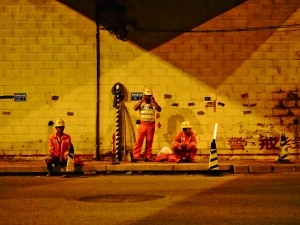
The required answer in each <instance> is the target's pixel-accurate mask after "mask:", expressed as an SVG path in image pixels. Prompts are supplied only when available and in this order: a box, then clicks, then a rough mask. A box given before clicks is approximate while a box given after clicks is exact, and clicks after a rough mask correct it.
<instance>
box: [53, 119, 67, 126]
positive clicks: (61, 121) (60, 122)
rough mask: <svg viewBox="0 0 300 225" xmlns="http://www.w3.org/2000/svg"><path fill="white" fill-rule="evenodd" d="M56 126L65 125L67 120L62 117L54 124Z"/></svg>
mask: <svg viewBox="0 0 300 225" xmlns="http://www.w3.org/2000/svg"><path fill="white" fill-rule="evenodd" d="M54 125H55V126H56V127H64V126H65V122H64V121H63V120H62V119H58V120H56V121H55V124H54Z"/></svg>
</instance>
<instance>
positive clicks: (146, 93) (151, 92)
mask: <svg viewBox="0 0 300 225" xmlns="http://www.w3.org/2000/svg"><path fill="white" fill-rule="evenodd" d="M144 95H153V91H152V90H151V89H150V88H145V90H144Z"/></svg>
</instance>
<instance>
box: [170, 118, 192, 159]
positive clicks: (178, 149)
mask: <svg viewBox="0 0 300 225" xmlns="http://www.w3.org/2000/svg"><path fill="white" fill-rule="evenodd" d="M181 128H182V131H181V132H179V133H178V134H176V135H175V137H174V141H173V143H172V145H173V151H174V154H175V156H176V158H177V162H178V163H179V162H195V155H196V152H197V140H196V135H195V133H194V132H193V131H192V126H191V125H190V122H188V121H184V122H183V123H182V124H181Z"/></svg>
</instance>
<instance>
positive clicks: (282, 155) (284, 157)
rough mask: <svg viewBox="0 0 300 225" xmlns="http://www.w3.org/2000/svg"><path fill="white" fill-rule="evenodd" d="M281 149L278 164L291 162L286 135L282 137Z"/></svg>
mask: <svg viewBox="0 0 300 225" xmlns="http://www.w3.org/2000/svg"><path fill="white" fill-rule="evenodd" d="M279 148H280V151H279V156H278V162H289V161H290V160H289V158H288V156H289V152H288V147H287V142H286V137H285V134H282V135H281V138H280V147H279Z"/></svg>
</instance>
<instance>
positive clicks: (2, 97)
mask: <svg viewBox="0 0 300 225" xmlns="http://www.w3.org/2000/svg"><path fill="white" fill-rule="evenodd" d="M12 98H14V96H13V95H3V96H0V99H12Z"/></svg>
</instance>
